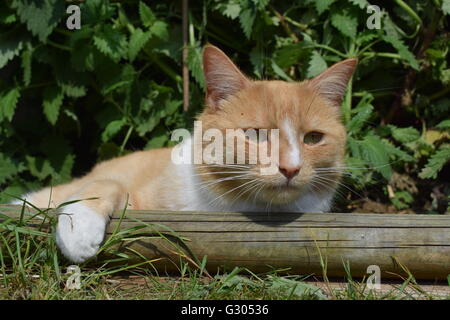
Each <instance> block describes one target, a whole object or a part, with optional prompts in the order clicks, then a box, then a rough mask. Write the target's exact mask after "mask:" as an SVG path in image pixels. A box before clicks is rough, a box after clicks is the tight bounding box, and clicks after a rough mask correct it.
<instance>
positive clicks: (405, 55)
mask: <svg viewBox="0 0 450 320" xmlns="http://www.w3.org/2000/svg"><path fill="white" fill-rule="evenodd" d="M383 40H384V41H386V42H388V43H390V44H391V45H392V46H393V47H394V48H395V49H397V52H398V54H399V55H400V57H402V59H403V60H405V61H406V62H408V64H409V65H410V66H411V67H413V68H414V69H416V70H419V63H418V62H417V60H416V57H415V56H414V54H413V53H412V52H411V51H409V49H408V47H407V46H406V45H405V44H404V43H403V41H402V40H400V39H398V38H396V37H395V36H383Z"/></svg>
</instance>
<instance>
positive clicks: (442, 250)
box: [0, 206, 450, 280]
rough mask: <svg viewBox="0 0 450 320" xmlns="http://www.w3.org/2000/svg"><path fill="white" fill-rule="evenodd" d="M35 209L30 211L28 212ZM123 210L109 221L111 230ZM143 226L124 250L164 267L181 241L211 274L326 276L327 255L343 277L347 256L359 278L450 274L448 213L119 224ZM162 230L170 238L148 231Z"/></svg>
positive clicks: (233, 216)
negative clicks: (371, 273)
mask: <svg viewBox="0 0 450 320" xmlns="http://www.w3.org/2000/svg"><path fill="white" fill-rule="evenodd" d="M0 212H1V213H4V214H6V215H8V216H11V217H15V218H17V217H18V216H19V215H20V207H16V206H0ZM33 212H34V210H31V209H27V210H26V215H27V216H28V215H30V214H33ZM119 214H120V213H117V214H116V215H115V216H114V217H113V218H112V220H111V224H110V226H109V228H108V234H109V235H110V234H111V232H112V230H114V228H115V227H116V226H117V225H118V223H119ZM38 218H39V217H36V218H35V220H36V219H38ZM142 224H146V225H147V227H146V228H145V230H139V232H141V233H142V232H146V235H147V237H141V238H139V239H137V240H134V241H129V242H125V243H123V244H122V245H121V250H123V251H127V252H130V250H129V249H132V250H136V251H137V252H139V253H140V254H142V255H144V256H145V257H147V258H149V259H155V258H161V257H162V258H164V259H162V260H161V261H159V262H157V263H155V267H156V268H157V269H158V270H168V271H172V270H174V269H176V268H177V265H178V262H179V260H180V257H179V255H177V254H175V253H174V252H175V251H177V249H176V246H174V243H178V244H179V245H181V247H183V248H184V249H183V250H184V253H185V254H186V255H188V256H189V255H193V256H195V257H197V259H198V260H201V259H202V258H203V257H204V256H207V261H208V263H207V269H208V270H209V271H210V272H212V273H215V272H216V271H217V270H218V269H219V268H221V269H223V268H225V269H229V268H233V267H235V266H239V267H245V268H248V269H250V270H252V271H253V272H265V271H270V270H273V269H274V268H276V269H280V268H289V271H288V272H289V273H292V274H294V273H295V274H311V273H314V274H318V275H322V271H323V269H322V267H321V260H322V261H326V264H327V275H328V276H343V275H345V270H344V266H343V262H347V261H348V263H349V264H350V268H351V273H352V276H355V277H359V276H364V275H365V274H366V270H367V267H368V266H370V265H377V266H379V267H380V269H381V276H382V277H383V278H392V277H396V276H395V275H394V274H401V275H405V272H404V271H403V269H402V267H401V266H400V265H399V263H400V264H401V265H403V266H405V267H407V268H408V269H409V271H410V272H411V273H412V274H413V275H414V276H415V277H416V278H417V279H432V280H433V279H445V278H446V277H447V275H448V274H450V216H448V215H392V214H349V213H304V214H300V213H270V214H269V213H236V212H225V213H224V212H216V213H213V212H169V211H128V212H127V213H126V215H125V217H124V218H123V220H122V222H121V225H120V228H121V229H122V230H123V229H127V228H130V227H133V226H137V225H142ZM158 233H160V234H163V235H165V236H166V237H167V239H165V240H164V239H155V238H154V237H153V238H149V237H148V236H149V235H155V234H158ZM179 237H182V238H184V239H185V241H184V244H183V243H181V242H180V240H179ZM178 248H179V247H178ZM191 259H193V257H192V256H191Z"/></svg>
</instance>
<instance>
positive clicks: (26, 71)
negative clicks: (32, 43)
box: [22, 47, 33, 86]
mask: <svg viewBox="0 0 450 320" xmlns="http://www.w3.org/2000/svg"><path fill="white" fill-rule="evenodd" d="M32 52H33V51H32V49H31V47H29V48H27V49H26V50H24V51H23V52H22V69H23V83H24V84H25V85H26V86H28V85H29V84H30V82H31V55H32Z"/></svg>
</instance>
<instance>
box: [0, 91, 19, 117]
mask: <svg viewBox="0 0 450 320" xmlns="http://www.w3.org/2000/svg"><path fill="white" fill-rule="evenodd" d="M19 98H20V90H19V88H17V87H16V88H14V89H10V90H9V91H7V92H6V93H5V94H2V95H0V120H1V119H2V118H5V119H7V120H8V121H11V120H12V118H13V116H14V111H15V109H16V106H17V102H18V101H19Z"/></svg>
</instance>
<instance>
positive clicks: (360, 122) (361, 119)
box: [347, 104, 373, 134]
mask: <svg viewBox="0 0 450 320" xmlns="http://www.w3.org/2000/svg"><path fill="white" fill-rule="evenodd" d="M372 114H373V106H372V105H371V104H365V105H363V106H361V107H359V108H358V113H357V114H356V115H355V116H353V117H352V118H351V119H350V121H349V122H348V124H347V131H348V132H349V133H351V134H354V133H357V132H359V130H361V128H362V127H363V126H364V125H365V124H366V122H367V120H369V118H370V117H371V116H372Z"/></svg>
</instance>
